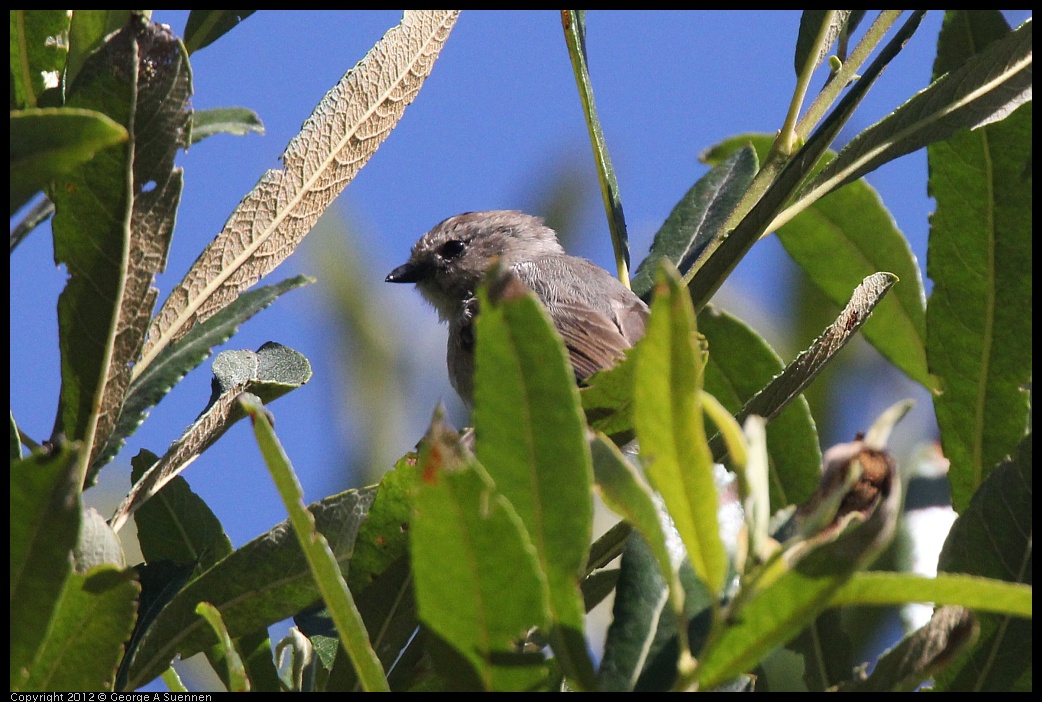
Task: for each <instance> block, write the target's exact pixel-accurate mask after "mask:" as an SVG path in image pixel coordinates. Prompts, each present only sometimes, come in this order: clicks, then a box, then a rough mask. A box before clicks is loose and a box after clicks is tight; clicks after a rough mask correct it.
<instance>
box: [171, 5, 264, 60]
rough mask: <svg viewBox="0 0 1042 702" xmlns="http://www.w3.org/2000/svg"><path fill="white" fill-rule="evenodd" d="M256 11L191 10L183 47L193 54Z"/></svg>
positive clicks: (186, 24)
mask: <svg viewBox="0 0 1042 702" xmlns="http://www.w3.org/2000/svg"><path fill="white" fill-rule="evenodd" d="M254 12H256V10H192V12H191V14H189V15H188V22H186V23H185V47H186V48H187V49H188V53H190V54H191V53H193V52H196V51H198V50H199V49H202V48H203V47H204V46H209V45H210V44H212V43H214V42H215V41H217V40H218V39H220V38H221V37H222V36H224V35H225V34H227V33H228V32H230V31H231V30H232V29H234V28H235V27H237V26H238V25H239V23H240V22H242V21H243V20H244V19H246V18H247V17H249V16H250V15H252V14H253V13H254Z"/></svg>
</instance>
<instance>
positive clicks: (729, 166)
mask: <svg viewBox="0 0 1042 702" xmlns="http://www.w3.org/2000/svg"><path fill="white" fill-rule="evenodd" d="M758 167H759V166H758V162H757V158H756V152H755V151H754V150H753V149H752V148H751V147H748V146H746V147H744V148H741V149H739V150H737V151H736V152H735V153H733V154H731V155H730V156H729V157H728V158H726V159H725V160H724V161H723V162H722V163H720V164H719V165H717V166H715V167H714V168H713V169H712V170H710V171H709V172H708V173H706V174H705V175H704V176H702V177H701V178H699V179H698V182H696V183H695V184H694V185H693V186H691V189H690V190H688V191H687V193H686V194H685V195H684V197H682V198H681V199H680V202H678V203H677V204H676V205H675V206H674V207H673V211H672V212H670V213H669V217H667V218H666V221H665V222H664V223H663V224H662V227H661V228H660V229H659V230H658V232H656V233H655V239H654V241H652V244H651V251H650V252H649V253H648V255H647V257H646V258H645V259H644V260H643V261H641V264H640V266H638V267H637V272H636V273H635V274H634V276H633V292H635V293H637V295H639V296H640V297H642V298H644V299H647V296H648V293H649V292H650V291H651V287H652V285H653V284H654V282H655V271H657V270H658V264H659V261H660V260H662V259H663V258H668V259H669V260H670V261H671V262H672V263H673V265H675V266H676V267H677V268H678V269H679V270H680V272H681V274H683V273H684V272H685V271H687V270H688V269H689V268H690V267H691V266H692V265H693V264H694V262H695V260H696V259H697V258H698V256H699V255H700V254H701V253H702V251H703V250H704V249H705V247H706V246H707V245H708V244H709V242H710V241H712V240H713V238H714V237H716V236H717V235H718V234H720V229H721V227H723V224H724V222H725V221H726V220H727V217H728V215H730V214H731V210H733V209H734V207H735V205H737V204H738V201H739V200H740V199H741V198H742V195H743V194H744V193H745V190H746V188H748V187H749V184H750V183H751V182H752V180H753V176H754V175H756V170H757V168H758Z"/></svg>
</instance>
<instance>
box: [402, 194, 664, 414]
mask: <svg viewBox="0 0 1042 702" xmlns="http://www.w3.org/2000/svg"><path fill="white" fill-rule="evenodd" d="M497 261H498V262H499V263H500V264H501V265H502V266H503V268H504V269H505V270H507V271H510V272H511V273H513V274H515V275H516V276H517V278H518V279H519V280H520V281H521V283H523V284H524V285H525V286H526V287H527V288H528V289H530V290H532V291H533V292H534V293H535V294H536V296H537V297H538V298H539V300H540V301H541V302H542V303H543V306H544V307H546V309H547V311H548V312H549V314H550V318H551V320H553V323H554V327H555V328H556V329H557V332H558V333H559V334H560V335H561V338H562V339H563V340H564V343H565V346H566V347H567V348H568V355H569V358H570V360H571V363H572V368H573V369H574V371H575V377H576V380H577V381H578V382H580V383H581V382H583V381H585V380H586V379H587V378H589V377H590V376H591V375H593V374H594V373H595V372H597V371H598V370H601V369H603V368H609V367H611V366H613V365H615V363H617V362H618V361H619V360H620V359H621V358H622V355H623V352H624V351H625V350H626V349H628V348H629V347H630V346H632V345H633V344H634V343H636V341H637V340H638V339H640V338H641V337H642V336H643V335H644V325H645V321H646V320H647V315H648V307H647V305H645V304H644V302H643V301H642V300H641V299H640V298H639V297H637V296H636V295H635V294H634V293H633V292H631V291H630V290H629V289H627V288H626V287H625V286H624V285H622V283H620V282H619V281H618V280H617V279H616V278H615V277H614V276H612V275H611V274H610V273H608V272H607V271H606V270H604V269H603V268H600V267H598V266H596V265H594V264H592V263H590V262H589V261H587V260H585V259H583V258H578V257H576V256H569V255H568V254H566V253H565V252H564V249H563V248H562V247H561V244H560V242H559V241H558V240H557V235H556V234H555V233H554V231H553V230H552V229H550V228H549V227H547V226H546V225H544V224H543V220H541V219H540V218H538V217H533V216H531V215H527V214H524V213H523V212H518V211H514V210H492V211H488V212H464V213H463V214H459V215H456V216H455V217H450V218H449V219H446V220H445V221H444V222H442V223H441V224H439V225H437V226H436V227H434V228H433V229H431V230H430V231H429V232H427V233H426V234H424V235H423V236H422V237H421V238H420V240H419V241H418V242H416V244H415V246H413V248H412V255H411V256H410V257H409V260H408V262H406V263H405V264H403V265H401V266H398V267H397V268H395V269H394V270H393V271H391V272H390V273H389V274H388V276H387V278H386V280H387V282H390V283H416V287H417V288H418V289H419V290H420V292H421V293H422V294H423V296H424V297H425V298H426V299H427V300H428V301H429V302H430V303H431V304H432V305H434V308H435V309H436V310H437V311H438V315H439V316H440V317H441V319H442V320H444V321H446V322H448V324H449V342H448V352H447V356H446V360H447V363H448V371H449V380H450V381H451V382H452V386H453V387H454V388H455V389H456V392H458V393H459V395H460V397H462V398H463V400H464V401H465V402H466V403H467V404H468V405H470V404H472V402H473V394H474V332H473V327H472V325H473V321H474V317H475V315H476V314H477V312H478V309H477V298H476V290H477V288H478V286H479V285H480V284H481V282H482V281H483V280H485V277H486V275H487V274H488V272H489V271H490V270H491V269H492V267H493V266H494V265H495V264H496V262H497Z"/></svg>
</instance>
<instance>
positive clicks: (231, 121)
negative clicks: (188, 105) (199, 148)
mask: <svg viewBox="0 0 1042 702" xmlns="http://www.w3.org/2000/svg"><path fill="white" fill-rule="evenodd" d="M251 132H252V133H254V134H262V135H263V134H264V123H263V122H261V119H260V117H259V116H258V115H257V113H256V112H254V111H253V110H248V109H246V108H245V107H218V108H214V109H212V110H197V111H195V112H194V113H192V144H196V143H198V142H200V141H202V140H203V139H205V138H206V137H209V136H213V135H214V134H234V135H235V136H245V135H246V134H250V133H251Z"/></svg>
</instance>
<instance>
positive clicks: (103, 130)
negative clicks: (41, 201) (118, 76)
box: [11, 108, 127, 216]
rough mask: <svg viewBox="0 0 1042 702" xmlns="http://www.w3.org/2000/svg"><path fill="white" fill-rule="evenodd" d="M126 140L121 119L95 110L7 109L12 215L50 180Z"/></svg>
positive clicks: (125, 132)
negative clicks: (109, 116)
mask: <svg viewBox="0 0 1042 702" xmlns="http://www.w3.org/2000/svg"><path fill="white" fill-rule="evenodd" d="M126 140H127V130H126V129H125V128H124V127H123V126H122V125H120V124H117V123H115V122H113V121H112V120H111V119H109V118H108V117H106V116H105V115H104V114H102V113H100V112H95V111H93V110H80V109H75V108H61V109H59V108H47V109H34V110H22V111H13V112H11V215H12V216H13V215H14V213H15V211H16V210H17V209H18V208H20V207H21V206H22V205H24V204H25V203H26V202H28V201H29V198H31V197H32V196H33V195H35V194H36V193H37V192H39V191H40V190H42V189H43V188H44V187H45V186H46V185H47V184H48V183H50V182H51V181H53V180H55V179H56V178H58V177H59V176H62V175H64V174H66V173H68V172H69V171H71V170H73V169H74V168H77V167H79V166H82V165H83V164H84V163H86V162H87V161H89V160H91V159H92V158H94V154H96V153H97V152H99V151H102V150H104V149H107V148H108V147H110V146H113V145H114V144H119V143H121V142H124V141H126Z"/></svg>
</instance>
